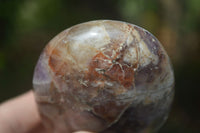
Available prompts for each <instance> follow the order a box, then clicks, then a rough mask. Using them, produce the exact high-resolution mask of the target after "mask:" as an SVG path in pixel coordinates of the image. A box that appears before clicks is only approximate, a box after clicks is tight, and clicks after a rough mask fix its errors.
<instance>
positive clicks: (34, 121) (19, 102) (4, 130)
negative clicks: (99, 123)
mask: <svg viewBox="0 0 200 133" xmlns="http://www.w3.org/2000/svg"><path fill="white" fill-rule="evenodd" d="M0 132H1V133H47V131H46V130H45V128H44V127H43V125H42V124H41V120H40V116H39V114H38V111H37V105H36V103H35V99H34V95H33V92H32V91H29V92H27V93H25V94H23V95H21V96H18V97H16V98H13V99H11V100H9V101H7V102H4V103H2V104H0ZM76 133H88V132H83V131H81V132H76Z"/></svg>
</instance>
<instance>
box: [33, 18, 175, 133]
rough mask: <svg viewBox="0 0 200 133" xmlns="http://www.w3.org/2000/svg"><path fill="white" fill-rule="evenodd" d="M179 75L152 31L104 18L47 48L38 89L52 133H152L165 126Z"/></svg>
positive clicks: (40, 62) (61, 36)
mask: <svg viewBox="0 0 200 133" xmlns="http://www.w3.org/2000/svg"><path fill="white" fill-rule="evenodd" d="M173 85H174V74H173V70H172V66H171V64H170V60H169V57H168V55H167V53H166V52H165V50H164V49H163V47H162V45H161V44H160V42H159V41H158V40H157V39H156V38H155V37H154V36H153V35H152V34H151V33H149V32H148V31H146V30H145V29H143V28H141V27H138V26H136V25H133V24H129V23H126V22H120V21H111V20H99V21H91V22H86V23H82V24H79V25H76V26H73V27H71V28H68V29H66V30H64V31H63V32H61V33H60V34H58V35H57V36H56V37H54V38H53V39H52V40H51V41H50V42H49V43H48V45H47V46H46V47H45V49H44V50H43V52H42V54H41V55H40V58H39V60H38V63H37V65H36V68H35V72H34V77H33V86H34V91H35V97H36V101H37V104H38V109H39V112H40V115H41V118H42V121H43V124H44V125H45V127H46V128H47V130H49V132H52V133H72V132H74V131H80V130H82V131H92V132H102V133H144V132H145V133H147V132H152V131H156V130H158V129H159V127H160V126H161V125H162V124H163V123H164V122H165V120H166V119H167V116H168V112H169V110H170V105H171V102H172V99H173V94H174V89H173Z"/></svg>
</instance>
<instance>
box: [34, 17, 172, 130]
mask: <svg viewBox="0 0 200 133" xmlns="http://www.w3.org/2000/svg"><path fill="white" fill-rule="evenodd" d="M113 22H114V23H115V24H119V25H121V24H123V25H129V26H130V25H131V26H132V28H133V30H136V31H137V33H134V34H135V35H136V34H139V37H138V38H137V39H136V40H137V41H138V42H139V43H140V41H139V40H140V39H141V40H142V41H143V43H144V44H143V45H144V46H147V47H148V49H147V50H149V51H150V56H152V59H156V56H160V55H158V54H161V55H162V54H163V55H164V56H165V57H166V60H165V61H164V62H165V63H169V64H168V65H169V66H167V67H166V68H165V66H164V65H163V62H161V65H160V66H156V65H154V66H153V67H161V68H162V70H160V71H161V74H162V76H163V75H164V74H163V71H171V69H172V66H171V65H170V59H169V57H168V55H167V53H166V52H165V50H164V48H163V47H162V45H161V43H160V42H159V41H158V40H157V38H155V36H153V35H152V34H151V33H150V32H149V31H147V30H145V29H143V28H141V27H139V26H136V25H134V24H130V23H127V22H122V21H115V20H97V21H89V22H85V23H81V24H78V25H75V26H72V27H70V28H68V29H66V30H64V31H62V32H61V33H59V34H58V35H57V36H56V37H54V38H53V39H52V40H51V41H50V42H49V44H48V45H47V46H46V47H45V49H44V54H42V55H41V57H40V59H39V61H38V65H37V66H36V69H35V73H39V74H34V81H33V82H34V83H33V84H34V89H35V90H36V97H38V99H39V100H38V102H41V103H42V104H45V106H46V104H47V106H48V104H51V107H52V108H54V109H57V110H59V111H61V112H63V111H64V112H69V109H67V108H66V107H63V106H68V107H69V108H72V110H76V111H78V112H79V113H81V112H82V111H86V112H87V111H88V112H90V113H92V115H94V117H97V118H101V119H104V120H106V122H108V123H107V124H108V126H111V124H113V125H115V123H116V122H117V120H120V121H121V116H123V115H124V114H125V113H126V110H127V109H129V108H132V107H134V106H135V107H134V110H136V114H138V115H139V116H140V115H142V113H139V112H140V111H141V110H142V111H143V110H146V106H147V107H149V106H150V107H149V108H155V109H156V108H158V107H157V106H155V105H156V104H160V103H162V101H160V100H159V99H157V100H156V96H154V95H152V94H151V92H153V93H154V92H155V93H159V91H160V90H159V91H158V90H153V91H149V90H147V89H146V90H145V87H147V88H153V87H158V86H156V84H157V83H158V84H159V83H160V80H157V81H153V80H152V79H146V77H144V78H145V79H146V80H144V81H143V82H146V81H148V80H150V81H151V82H156V84H154V86H153V87H148V86H149V85H150V84H151V82H149V83H148V84H146V85H145V86H142V88H144V89H143V90H142V89H141V88H139V87H137V86H136V88H134V89H128V90H123V91H122V90H120V89H123V88H124V87H125V88H126V86H124V87H121V88H120V89H113V90H112V91H116V94H114V93H113V94H114V95H113V96H110V94H111V93H110V92H109V91H111V89H110V88H112V87H109V85H111V82H110V81H111V80H110V79H108V81H109V82H107V83H106V82H104V83H102V82H101V80H100V79H101V78H102V75H101V73H103V71H100V70H99V69H98V70H97V69H96V68H94V70H92V74H96V76H91V77H90V78H89V80H87V79H86V80H85V79H84V78H82V76H81V75H82V74H83V73H82V72H83V70H80V69H77V68H80V64H79V66H78V67H76V68H73V69H70V68H68V66H69V65H72V64H73V61H72V62H71V64H70V63H68V64H67V63H66V62H65V63H61V64H59V61H63V60H60V59H58V57H59V56H61V57H63V56H64V57H65V56H66V55H67V53H65V52H64V51H63V50H60V49H63V48H60V47H61V46H59V44H62V45H63V44H70V42H69V43H68V42H67V41H68V40H67V39H69V38H68V37H70V35H71V33H73V32H76V31H77V30H81V29H79V27H81V26H84V25H85V26H86V25H90V26H92V25H93V24H95V23H98V25H101V24H102V25H104V26H105V25H106V24H108V25H109V24H112V23H113ZM119 29H120V27H119ZM138 29H139V30H138ZM140 30H141V31H140ZM122 31H123V28H122ZM131 32H132V31H131ZM102 33H104V32H102ZM111 34H112V33H111ZM142 34H144V35H142ZM108 35H109V33H108ZM127 36H129V35H127ZM126 39H127V38H126ZM72 41H73V40H72ZM154 42H155V44H154ZM152 43H153V46H154V45H158V46H157V47H156V49H154V48H152V47H153V46H152ZM138 45H140V44H138ZM77 46H78V45H77ZM111 46H112V45H111ZM143 48H144V47H143ZM55 49H58V50H55ZM83 50H84V49H83ZM159 50H160V51H159ZM80 52H81V51H80ZM105 53H106V52H105ZM141 53H142V52H141ZM52 54H55V55H56V56H52ZM86 54H87V52H86ZM98 54H99V53H97V55H98ZM153 54H154V55H155V56H154V57H153ZM44 55H45V56H46V57H45V58H44ZM90 55H92V56H94V55H93V54H90ZM97 55H96V56H97ZM74 57H76V56H74V55H73V58H74ZM110 57H111V56H110ZM143 58H145V57H143ZM55 59H56V60H55ZM71 59H72V58H70V59H69V58H68V59H67V61H69V60H70V61H71ZM81 59H82V58H81ZM81 59H78V57H77V58H76V60H75V62H76V63H79V62H80V61H82V60H81ZM91 59H92V60H94V59H95V60H98V59H99V61H100V60H102V59H103V60H104V62H102V63H103V64H106V63H107V62H112V63H113V60H111V58H110V59H108V55H106V56H105V57H103V56H102V55H101V54H99V55H98V56H97V57H96V58H91ZM91 59H90V60H91ZM152 59H151V60H150V62H152ZM46 60H47V61H46ZM42 61H44V62H45V63H44V62H43V63H41V62H42ZM145 61H146V60H145V59H144V62H145ZM146 62H147V63H148V62H149V61H148V60H147V61H146ZM50 63H51V64H50ZM55 64H56V65H57V64H59V65H58V66H56V67H55V66H54V65H55ZM63 65H64V66H65V67H63ZM93 65H94V64H93ZM107 65H109V63H107ZM94 66H95V65H94ZM96 66H98V67H101V64H98V65H96ZM110 66H111V65H109V67H110ZM113 66H114V65H113ZM144 66H146V65H144ZM45 67H46V69H45ZM123 67H124V68H125V66H123V65H121V66H120V65H116V64H115V67H113V68H114V69H113V71H110V72H111V73H105V74H106V76H107V77H110V78H111V79H113V80H114V82H113V81H112V82H113V84H114V85H116V83H119V82H120V84H123V83H124V82H121V81H120V80H121V79H120V78H121V77H120V73H121V70H120V69H121V68H123ZM60 68H64V69H63V70H62V69H60ZM82 68H83V67H82ZM134 69H136V68H134ZM140 69H141V70H142V69H143V67H141V68H140ZM65 70H70V71H72V72H71V73H69V74H68V76H66V75H65V74H67V73H66V72H63V71H65ZM96 70H97V73H96V72H94V71H96ZM107 70H109V69H107ZM137 70H138V69H136V70H135V71H134V73H133V74H137ZM40 71H42V72H40ZM114 71H115V72H116V71H117V73H118V74H114V73H113V72H114ZM151 71H152V70H151V69H150V68H149V69H148V70H147V69H144V73H142V74H147V76H148V73H150V74H153V73H154V72H153V73H152V72H151ZM62 73H63V75H64V76H62ZM170 73H171V76H174V74H173V70H172V72H170ZM69 75H71V76H69ZM76 75H79V76H76ZM112 75H114V76H112ZM155 75H156V76H159V72H158V71H157V70H155ZM40 76H41V77H40ZM45 76H47V77H48V76H49V78H45ZM87 76H90V75H87ZM134 76H135V75H134ZM150 76H151V75H150ZM38 77H39V78H38ZM116 77H117V78H116ZM77 78H79V79H78V80H77ZM93 78H99V79H98V80H96V81H95V80H94V81H93V80H91V79H93ZM134 78H137V77H134ZM60 79H61V80H60ZM118 79H120V80H118ZM131 79H132V78H131ZM141 79H142V77H141ZM75 80H76V81H75ZM104 80H107V79H106V78H105V79H104ZM134 80H135V79H134ZM164 80H168V79H166V78H164ZM172 80H174V78H173V79H172ZM70 82H71V83H70ZM88 82H97V83H96V85H97V87H96V88H97V90H95V89H94V88H95V87H94V86H92V84H91V85H88ZM134 82H135V81H134ZM143 82H141V83H142V84H143ZM172 82H174V81H172ZM66 83H67V85H66ZM125 83H126V82H125ZM166 84H167V83H166ZM166 84H163V85H161V86H159V87H160V88H162V89H163V88H167V87H166ZM172 84H173V83H172ZM52 85H53V89H52ZM98 86H99V87H98ZM102 86H103V87H102ZM105 86H106V87H108V89H107V90H106V91H102V89H104V87H105ZM128 86H129V84H128ZM66 87H67V88H66ZM134 87H135V85H134ZM131 88H133V87H131ZM87 89H88V90H87ZM109 89H110V90H109ZM140 89H141V90H142V91H146V92H144V93H142V94H140V92H141V90H140ZM52 90H53V91H52ZM67 91H68V93H69V94H66V92H67ZM87 91H89V93H88V92H87ZM117 91H118V92H117ZM165 91H166V90H165ZM169 91H173V90H171V89H170V90H169ZM55 92H56V93H55ZM99 92H101V93H102V94H100V93H99ZM145 93H146V94H147V95H148V96H146V94H145ZM143 94H144V95H143ZM37 95H38V96H37ZM84 95H85V96H84ZM104 95H105V96H104ZM117 95H118V96H117ZM159 95H162V96H163V97H164V94H162V93H159ZM44 96H47V97H44ZM72 96H76V98H72ZM101 96H103V98H101ZM162 96H161V97H162ZM66 97H68V98H69V99H67V98H66ZM135 97H138V98H135ZM70 98H71V99H70ZM52 99H53V101H52ZM105 99H106V100H105ZM113 99H114V100H113ZM149 99H150V100H149ZM171 99H172V98H171ZM116 100H117V101H116ZM118 100H119V101H118ZM120 101H123V102H120ZM70 102H73V104H74V105H71V103H70ZM79 102H80V103H79ZM95 102H99V103H98V104H96V103H95ZM100 103H102V104H100ZM124 103H127V104H124ZM151 103H152V105H151ZM39 104H40V103H39ZM42 104H41V106H43V105H42ZM76 104H77V105H76ZM119 104H121V105H119ZM139 104H141V106H143V107H141V108H140V107H138V106H139ZM154 104H155V105H154ZM78 106H79V107H78ZM88 106H90V107H88ZM41 108H42V107H41ZM92 108H93V109H92ZM113 108H115V109H113ZM117 108H122V110H121V112H120V111H119V112H117V111H115V110H119V109H117ZM166 108H168V105H166ZM70 110H71V109H70ZM108 110H109V111H110V112H111V113H110V114H109V113H108V112H106V111H108ZM41 111H42V112H41V113H42V114H43V115H44V114H45V109H42V110H41ZM112 111H113V113H112ZM142 111H141V112H142ZM124 112H125V113H124ZM153 113H155V112H152V114H153ZM164 113H166V112H164ZM61 114H62V113H61ZM50 115H53V116H54V115H55V114H54V113H53V112H50V113H49V114H48V115H47V116H48V117H49V116H50ZM73 116H76V115H75V114H73V115H72V116H71V117H73ZM134 116H135V115H134ZM55 117H56V116H55ZM148 117H149V116H147V118H146V121H149V120H150V119H151V118H148ZM157 117H158V116H157ZM159 117H162V116H161V115H160V116H159ZM49 118H50V119H51V121H53V119H52V117H51V116H50V117H49ZM86 118H87V116H86V115H84V114H82V116H80V120H81V119H82V120H83V121H84V119H86ZM122 119H124V118H122ZM136 119H137V118H136ZM57 120H58V121H60V122H61V123H62V124H63V123H64V121H69V119H68V118H66V119H65V120H63V119H60V118H58V119H57ZM139 120H140V119H139V118H138V121H139ZM55 121H56V119H55ZM138 121H137V122H138ZM146 121H143V122H144V123H146ZM137 122H135V123H137ZM67 123H68V124H69V125H70V126H72V125H71V123H70V122H67ZM78 123H79V122H78ZM78 123H77V122H75V121H74V123H73V124H75V125H76V124H77V125H79V126H81V125H80V123H81V122H80V123H79V124H78ZM96 123H98V122H96ZM54 124H55V125H56V126H59V125H57V124H56V123H54ZM62 124H61V125H62ZM93 124H94V125H95V121H94V123H93ZM146 124H148V122H147V123H146ZM77 125H76V126H75V127H72V128H74V130H80V129H79V128H78V127H77ZM119 127H120V126H119ZM63 128H64V127H63ZM103 128H106V127H105V126H102V129H103ZM141 128H142V127H141ZM143 128H144V127H143ZM83 129H84V128H83ZM99 129H100V128H99V127H98V131H99ZM66 130H67V129H66Z"/></svg>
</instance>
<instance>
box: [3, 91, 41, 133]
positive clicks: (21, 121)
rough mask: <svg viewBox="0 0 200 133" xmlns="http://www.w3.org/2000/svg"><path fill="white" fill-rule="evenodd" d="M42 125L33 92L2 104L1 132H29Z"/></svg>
mask: <svg viewBox="0 0 200 133" xmlns="http://www.w3.org/2000/svg"><path fill="white" fill-rule="evenodd" d="M39 125H40V117H39V114H38V111H37V107H36V103H35V100H34V95H33V92H32V91H30V92H28V93H26V94H24V95H21V96H19V97H16V98H14V99H11V100H9V101H7V102H5V103H3V104H1V105H0V132H2V133H27V132H29V131H30V130H32V129H34V128H36V127H38V126H39Z"/></svg>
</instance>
